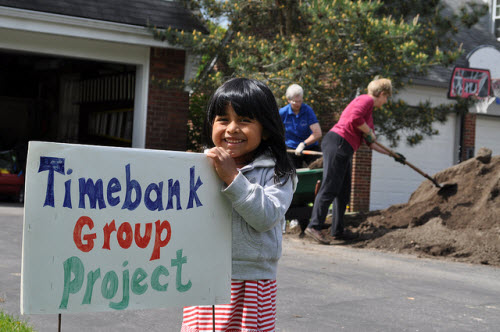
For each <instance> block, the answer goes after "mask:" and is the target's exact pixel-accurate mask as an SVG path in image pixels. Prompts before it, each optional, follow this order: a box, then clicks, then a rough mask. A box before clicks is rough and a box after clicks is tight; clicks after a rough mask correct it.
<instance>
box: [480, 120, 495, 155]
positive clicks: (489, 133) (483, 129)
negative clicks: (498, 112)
mask: <svg viewBox="0 0 500 332" xmlns="http://www.w3.org/2000/svg"><path fill="white" fill-rule="evenodd" d="M475 146H476V152H477V151H479V149H480V148H482V147H486V148H488V149H491V150H492V152H493V155H500V118H499V117H494V116H486V115H480V114H478V115H477V118H476V142H475Z"/></svg>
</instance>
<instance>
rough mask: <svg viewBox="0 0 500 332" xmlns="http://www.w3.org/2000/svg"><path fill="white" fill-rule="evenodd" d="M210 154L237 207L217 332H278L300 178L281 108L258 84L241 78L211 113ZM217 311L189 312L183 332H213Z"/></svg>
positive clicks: (221, 91)
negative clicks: (279, 275) (286, 234)
mask: <svg viewBox="0 0 500 332" xmlns="http://www.w3.org/2000/svg"><path fill="white" fill-rule="evenodd" d="M206 120H207V121H206V122H207V137H210V138H211V140H212V142H213V144H214V145H215V147H213V148H211V149H210V150H209V151H208V152H207V156H208V158H210V159H211V160H212V161H213V164H214V167H215V170H216V172H217V174H218V175H219V177H220V178H221V179H222V181H223V182H224V184H225V185H224V188H223V189H222V194H223V195H224V196H225V197H226V198H227V199H229V200H230V201H231V203H232V207H233V216H232V234H233V238H232V282H231V303H229V304H225V305H216V306H215V330H216V331H274V330H275V320H276V288H277V287H276V269H277V265H278V259H279V258H280V256H281V240H282V231H281V229H282V223H283V222H285V212H286V211H287V209H288V207H289V206H290V203H291V201H292V195H293V192H294V190H295V184H296V175H295V169H294V167H293V166H292V163H291V161H290V159H289V158H288V156H287V152H286V146H285V139H284V129H283V124H282V122H281V118H280V116H279V113H278V106H277V104H276V101H275V99H274V96H273V94H272V92H271V90H269V88H268V87H267V86H266V85H265V84H264V83H262V82H260V81H257V80H251V79H245V78H234V79H231V80H229V81H227V82H226V83H224V84H223V85H222V86H221V87H219V88H218V89H217V91H216V92H215V94H214V95H213V96H212V98H211V100H210V102H209V105H208V110H207V118H206ZM212 330H213V325H212V306H197V307H186V308H184V315H183V322H182V329H181V331H182V332H188V331H189V332H194V331H196V332H197V331H212Z"/></svg>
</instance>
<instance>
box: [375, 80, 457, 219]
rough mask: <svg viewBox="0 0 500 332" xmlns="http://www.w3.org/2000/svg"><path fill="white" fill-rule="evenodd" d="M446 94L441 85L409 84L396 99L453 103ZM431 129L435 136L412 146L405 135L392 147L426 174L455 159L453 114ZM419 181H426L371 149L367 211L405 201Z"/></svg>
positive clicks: (454, 120) (455, 126) (410, 102)
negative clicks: (433, 129)
mask: <svg viewBox="0 0 500 332" xmlns="http://www.w3.org/2000/svg"><path fill="white" fill-rule="evenodd" d="M446 93H447V91H446V89H443V88H435V87H421V86H412V87H409V88H408V89H407V90H405V91H402V92H400V93H399V94H398V95H397V96H396V98H401V99H403V100H405V101H406V102H407V103H409V104H410V105H417V104H418V103H419V102H420V101H426V100H429V101H430V102H431V104H432V105H433V106H436V105H439V104H444V103H450V102H453V101H451V100H449V99H447V98H446ZM434 128H436V129H438V130H439V133H440V134H439V135H437V136H435V137H433V138H427V139H425V140H424V141H423V142H422V143H420V144H418V145H417V146H415V147H409V146H407V145H406V143H405V137H402V139H401V141H400V143H399V146H398V147H396V148H395V149H394V150H395V151H397V152H399V153H402V154H403V155H404V156H405V157H406V159H407V160H408V161H409V162H411V163H412V164H413V165H415V166H416V167H418V168H419V169H421V170H422V171H423V172H425V173H427V174H428V175H430V176H433V175H434V174H435V173H436V172H438V171H441V170H443V169H445V168H448V167H450V166H452V165H454V164H455V162H456V158H457V156H456V154H457V153H456V151H457V140H458V135H459V133H458V128H459V127H458V125H457V116H456V115H454V114H451V115H450V116H449V117H448V121H447V122H446V123H444V124H438V123H436V124H435V125H434ZM375 129H376V128H375ZM381 143H382V144H384V145H386V146H388V143H387V142H386V141H384V140H383V139H382V140H381ZM422 181H426V178H425V177H423V176H422V175H420V174H419V173H417V172H416V171H414V170H413V169H411V168H410V167H409V166H404V165H401V164H399V163H397V162H395V161H394V159H393V158H391V157H389V156H387V155H383V154H380V153H378V152H375V151H374V152H373V158H372V176H371V188H370V210H379V209H385V208H387V207H389V206H391V205H394V204H401V203H406V202H408V199H409V198H410V195H411V194H412V193H413V192H414V191H415V190H416V189H417V188H418V186H419V185H420V184H421V183H422Z"/></svg>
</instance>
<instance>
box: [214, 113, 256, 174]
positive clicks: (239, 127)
mask: <svg viewBox="0 0 500 332" xmlns="http://www.w3.org/2000/svg"><path fill="white" fill-rule="evenodd" d="M262 132H263V127H262V125H261V124H260V122H259V121H257V120H256V119H251V118H249V117H244V116H239V115H238V114H236V112H235V111H234V109H233V107H232V106H231V105H228V106H227V107H226V114H225V115H217V116H216V117H215V119H214V123H213V127H212V141H213V142H214V144H215V146H217V147H222V148H224V149H225V150H227V151H228V153H229V155H230V156H231V157H232V158H233V159H234V160H235V161H236V164H237V165H238V166H241V165H246V164H248V163H249V162H250V161H252V160H253V152H254V151H255V150H256V149H257V148H258V147H259V145H260V142H261V141H262Z"/></svg>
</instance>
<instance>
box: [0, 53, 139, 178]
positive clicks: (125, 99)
mask: <svg viewBox="0 0 500 332" xmlns="http://www.w3.org/2000/svg"><path fill="white" fill-rule="evenodd" d="M0 61H1V63H2V64H3V68H4V69H3V71H2V75H0V117H1V119H2V120H1V121H0V151H6V150H15V151H16V153H17V154H18V156H19V157H18V158H19V162H20V164H21V165H22V167H23V168H24V165H25V162H26V153H27V147H28V142H29V141H34V140H36V141H50V142H60V143H79V144H93V145H107V146H119V147H130V146H131V145H132V127H133V126H132V124H133V114H134V112H133V109H134V91H135V72H136V67H135V66H133V65H127V64H119V63H110V62H98V61H90V60H84V59H75V58H67V57H57V56H47V55H40V54H32V53H25V52H11V51H0Z"/></svg>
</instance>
